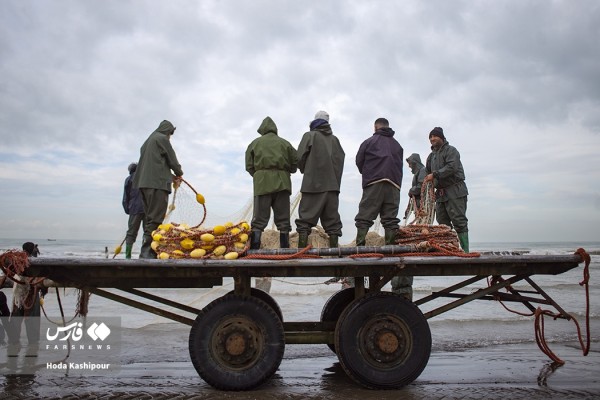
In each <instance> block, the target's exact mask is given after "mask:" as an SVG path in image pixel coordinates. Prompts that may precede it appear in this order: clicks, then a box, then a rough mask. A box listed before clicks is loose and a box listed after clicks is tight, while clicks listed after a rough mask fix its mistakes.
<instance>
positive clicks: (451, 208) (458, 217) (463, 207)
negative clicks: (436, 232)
mask: <svg viewBox="0 0 600 400" xmlns="http://www.w3.org/2000/svg"><path fill="white" fill-rule="evenodd" d="M429 142H430V143H431V154H429V157H427V163H426V164H427V165H426V168H427V176H426V177H425V182H429V181H433V186H434V188H435V189H436V192H435V203H436V207H435V216H436V219H437V222H438V224H440V225H447V226H449V227H451V228H454V230H455V231H456V233H457V234H458V240H459V241H460V247H462V249H463V250H464V251H465V252H466V253H468V252H469V226H468V222H469V221H468V219H467V196H468V195H469V191H468V190H467V185H466V183H465V171H464V170H463V166H462V163H461V162H460V153H459V152H458V150H456V149H455V148H454V147H453V146H450V144H449V143H448V141H447V140H446V137H445V136H444V130H443V129H442V128H440V127H435V128H433V130H432V131H431V132H430V133H429Z"/></svg>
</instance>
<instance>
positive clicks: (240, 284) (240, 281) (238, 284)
mask: <svg viewBox="0 0 600 400" xmlns="http://www.w3.org/2000/svg"><path fill="white" fill-rule="evenodd" d="M233 282H234V287H235V289H234V292H235V294H238V295H240V296H250V289H251V287H252V286H251V282H250V275H248V274H247V273H239V274H237V275H236V276H234V277H233Z"/></svg>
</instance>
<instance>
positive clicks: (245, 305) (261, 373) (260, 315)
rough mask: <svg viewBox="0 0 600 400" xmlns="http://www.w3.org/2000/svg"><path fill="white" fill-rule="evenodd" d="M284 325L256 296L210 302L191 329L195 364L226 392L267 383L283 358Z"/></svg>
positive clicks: (191, 346)
mask: <svg viewBox="0 0 600 400" xmlns="http://www.w3.org/2000/svg"><path fill="white" fill-rule="evenodd" d="M284 348H285V335H284V330H283V323H282V322H281V319H279V317H278V316H277V314H276V313H275V311H274V310H273V308H272V307H271V306H269V305H268V304H267V303H265V302H264V301H262V300H260V299H258V298H256V297H244V296H238V295H235V294H229V295H225V296H223V297H220V298H218V299H216V300H215V301H213V302H211V303H210V304H208V305H207V306H206V307H205V308H204V309H203V310H202V311H201V312H200V314H198V316H197V317H196V320H195V321H194V323H193V325H192V329H191V331H190V338H189V350H190V357H191V359H192V364H193V365H194V368H196V371H197V372H198V374H199V375H200V377H201V378H202V379H204V380H205V381H206V382H207V383H208V384H210V385H211V386H213V387H215V388H217V389H221V390H247V389H252V388H255V387H257V386H259V385H260V384H262V383H264V382H265V381H267V380H268V379H269V378H271V376H273V374H274V373H275V371H277V368H279V365H280V364H281V360H282V359H283V352H284Z"/></svg>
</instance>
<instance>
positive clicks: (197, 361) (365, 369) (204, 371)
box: [25, 246, 584, 390]
mask: <svg viewBox="0 0 600 400" xmlns="http://www.w3.org/2000/svg"><path fill="white" fill-rule="evenodd" d="M384 247H386V248H387V247H393V246H384ZM382 249H383V248H374V249H373V251H374V252H375V251H381V250H382ZM363 250H364V249H363ZM388 250H389V249H388ZM289 251H292V252H293V251H295V250H291V249H290V250H288V252H289ZM336 251H337V250H334V249H321V250H320V252H319V251H317V253H318V254H321V255H323V254H328V255H330V257H326V258H293V259H283V260H281V259H280V260H261V259H245V258H241V259H238V260H230V261H229V260H191V259H177V260H174V259H169V260H124V259H116V260H106V259H73V258H37V259H31V260H30V265H29V268H28V269H27V270H26V273H25V275H27V276H32V277H46V278H48V279H49V280H51V282H52V284H53V285H56V286H59V287H76V288H79V289H82V290H86V291H89V292H91V293H93V294H95V295H98V296H102V297H105V298H108V299H110V300H114V301H117V302H121V303H123V304H126V305H129V306H132V307H135V308H138V309H141V310H144V311H147V312H151V313H154V314H156V315H160V316H162V317H165V318H169V319H172V320H174V321H177V322H180V323H183V324H186V325H189V326H191V330H190V336H189V351H190V357H191V361H192V363H193V365H194V367H195V369H196V371H197V372H198V374H199V375H200V377H201V378H202V379H204V380H205V381H206V382H207V383H209V384H210V385H212V386H213V387H215V388H218V389H222V390H248V389H252V388H255V387H257V386H259V385H260V384H262V383H264V382H265V381H267V380H269V379H270V378H271V377H272V376H273V374H274V373H275V372H276V370H277V369H278V368H279V366H280V363H281V360H282V358H283V353H284V348H285V345H286V344H326V345H328V346H329V347H330V348H331V349H332V350H333V351H335V352H336V354H337V356H338V358H339V361H340V364H341V366H342V368H343V369H344V371H345V372H346V373H347V374H348V375H349V376H350V377H351V378H352V379H353V380H354V381H356V382H358V383H359V384H361V385H363V386H365V387H368V388H373V389H395V388H400V387H403V386H404V385H406V384H409V383H410V382H412V381H413V380H415V379H416V378H417V377H418V376H419V375H420V374H421V372H422V371H423V370H424V368H425V366H426V365H427V362H428V360H429V356H430V353H431V333H430V330H429V325H428V322H427V320H428V319H429V318H433V317H435V316H436V315H439V314H442V313H444V312H447V311H449V310H452V309H454V308H456V307H459V306H461V305H463V304H466V303H469V302H471V301H473V300H497V299H500V300H502V301H504V302H518V303H522V304H524V305H525V307H527V308H528V309H529V310H530V311H532V312H533V311H534V310H535V309H536V304H544V305H546V306H550V307H553V308H554V309H555V310H556V311H557V313H558V314H559V315H560V317H561V318H565V319H570V318H571V316H570V315H569V314H568V313H567V312H565V311H564V310H563V309H562V308H561V307H560V306H559V305H558V304H557V303H556V302H555V301H554V300H553V299H552V298H550V296H549V295H548V294H547V293H545V292H544V291H543V289H542V288H541V287H539V286H538V285H537V284H536V283H535V282H534V281H533V276H534V275H558V274H561V273H564V272H566V271H569V270H571V269H573V268H575V267H577V266H578V265H579V264H580V263H581V262H583V261H584V260H583V256H582V255H580V254H573V255H514V254H509V255H502V254H501V255H494V254H490V255H481V256H480V257H469V258H463V257H452V256H437V257H432V256H393V255H392V256H387V257H369V258H362V257H361V258H349V257H343V258H342V257H335V256H334V257H331V255H334V254H336V253H335V252H336ZM350 251H351V250H350ZM390 252H391V253H394V249H393V248H392V249H391V251H390ZM402 275H405V276H457V277H464V278H465V279H464V280H463V281H462V282H460V283H457V284H454V285H452V286H449V287H447V288H445V289H443V290H440V291H437V292H433V293H432V294H431V295H429V296H426V297H424V298H421V299H418V300H416V301H415V302H411V301H409V300H407V299H406V298H405V297H403V296H400V295H398V294H395V293H392V292H388V291H383V290H382V289H383V287H384V286H385V285H386V284H387V283H388V282H389V281H390V280H391V279H392V277H394V276H402ZM252 277H277V278H294V277H315V278H319V277H322V278H331V277H355V287H354V288H347V289H343V290H340V291H338V292H337V293H335V294H334V295H333V296H332V297H331V298H330V299H329V300H328V301H327V302H326V303H325V304H324V306H323V309H322V313H321V319H320V321H307V322H287V321H284V314H283V312H282V310H281V308H280V307H279V305H278V304H277V302H276V301H275V299H274V298H273V297H271V296H270V295H269V294H268V293H266V292H263V291H261V290H259V289H256V288H252V286H251V278H252ZM223 278H233V281H234V289H233V290H232V291H231V292H230V293H228V294H226V295H224V296H222V297H220V298H218V299H216V300H214V301H212V302H210V303H209V304H208V305H206V306H205V307H204V308H203V309H201V310H200V309H197V308H193V307H190V306H188V305H184V304H180V303H178V302H177V301H176V300H172V299H166V298H162V297H158V296H155V295H153V294H151V293H148V292H147V291H144V290H142V289H152V288H212V287H217V286H221V285H223ZM484 279H488V283H487V284H486V287H485V288H483V289H479V290H476V291H471V292H468V293H461V292H460V289H463V288H465V287H466V286H468V285H470V284H473V283H475V282H478V281H481V280H484ZM517 282H521V283H523V282H525V283H527V284H528V285H529V288H528V289H527V290H517V289H515V287H514V286H513V285H514V284H515V283H517ZM106 288H112V289H118V290H119V291H122V292H124V293H127V294H129V295H134V296H138V297H139V298H140V299H139V300H133V299H131V296H124V295H122V294H118V293H115V292H116V291H107V290H105V289H106ZM440 298H447V299H449V300H448V302H447V303H446V304H444V305H442V306H439V307H437V308H435V309H433V310H431V311H428V312H426V313H423V312H421V310H420V308H419V306H421V305H423V304H426V303H428V302H430V301H432V300H434V299H440ZM145 300H151V301H154V302H157V303H159V304H163V305H165V306H168V307H172V308H175V309H178V310H181V311H183V312H185V313H192V314H193V315H196V318H195V319H191V318H188V317H186V316H184V315H181V314H178V313H176V312H171V311H167V310H165V309H162V308H159V307H155V306H151V305H149V304H147V302H145Z"/></svg>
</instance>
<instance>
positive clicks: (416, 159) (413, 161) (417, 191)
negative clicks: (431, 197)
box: [406, 153, 427, 218]
mask: <svg viewBox="0 0 600 400" xmlns="http://www.w3.org/2000/svg"><path fill="white" fill-rule="evenodd" d="M406 163H407V164H408V168H410V171H411V172H412V174H413V179H412V186H411V187H410V189H408V197H410V198H411V199H414V200H415V211H418V210H419V209H420V208H421V186H423V181H424V180H425V176H427V168H425V166H424V165H423V163H422V162H421V156H420V155H419V154H417V153H412V154H411V155H410V156H409V157H408V158H407V159H406ZM407 218H408V216H407Z"/></svg>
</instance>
